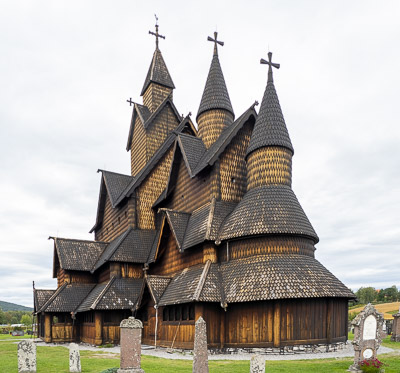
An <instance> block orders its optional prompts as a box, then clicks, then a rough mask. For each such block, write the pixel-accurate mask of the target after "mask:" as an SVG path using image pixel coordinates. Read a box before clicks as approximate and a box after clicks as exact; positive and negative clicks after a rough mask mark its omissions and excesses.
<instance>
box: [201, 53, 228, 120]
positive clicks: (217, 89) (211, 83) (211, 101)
mask: <svg viewBox="0 0 400 373" xmlns="http://www.w3.org/2000/svg"><path fill="white" fill-rule="evenodd" d="M211 109H224V110H227V111H229V112H230V113H231V114H232V115H233V117H235V114H234V112H233V108H232V104H231V100H230V98H229V93H228V89H227V88H226V84H225V79H224V74H223V73H222V69H221V65H220V63H219V58H218V53H217V52H216V48H215V49H214V55H213V58H212V61H211V66H210V70H209V72H208V76H207V81H206V85H205V88H204V92H203V96H202V97H201V101H200V107H199V111H198V112H197V116H196V119H197V118H198V117H199V116H200V114H201V113H204V112H205V111H207V110H211Z"/></svg>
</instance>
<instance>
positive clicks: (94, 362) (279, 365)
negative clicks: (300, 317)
mask: <svg viewBox="0 0 400 373" xmlns="http://www.w3.org/2000/svg"><path fill="white" fill-rule="evenodd" d="M383 345H384V346H387V347H391V348H393V349H396V351H394V352H392V353H389V354H382V355H379V358H380V359H381V360H382V361H383V362H385V363H387V364H388V366H387V367H386V373H395V372H400V343H399V342H397V343H396V342H391V341H390V338H389V337H388V338H385V340H384V342H383ZM81 360H82V372H83V373H99V372H102V371H103V370H106V369H109V368H113V367H118V366H119V357H118V355H115V354H112V353H108V352H103V351H81ZM351 362H352V359H351V358H344V359H316V360H296V361H267V362H266V367H267V369H266V371H267V372H268V373H277V372H282V373H283V372H284V373H302V372H304V373H306V372H307V373H320V372H324V373H329V372H345V371H346V369H347V368H348V367H349V365H350V364H351ZM209 366H210V373H242V372H243V373H245V372H246V373H247V372H249V370H250V363H249V361H226V360H224V361H222V360H220V361H210V362H209ZM37 368H38V369H37V372H38V373H67V372H68V349H66V348H65V347H42V346H39V347H38V348H37ZM142 368H143V369H144V371H145V372H146V373H170V372H173V373H184V372H191V371H192V361H191V360H167V359H161V358H157V357H152V356H143V357H142ZM0 372H2V373H17V372H18V369H17V343H13V342H12V341H5V340H3V341H1V342H0Z"/></svg>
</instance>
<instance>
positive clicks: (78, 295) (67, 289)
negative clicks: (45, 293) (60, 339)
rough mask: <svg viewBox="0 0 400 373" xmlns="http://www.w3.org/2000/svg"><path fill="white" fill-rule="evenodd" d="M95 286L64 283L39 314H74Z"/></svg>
mask: <svg viewBox="0 0 400 373" xmlns="http://www.w3.org/2000/svg"><path fill="white" fill-rule="evenodd" d="M94 287H95V284H78V283H72V284H68V283H66V282H65V283H64V284H63V285H62V286H60V287H59V288H58V289H57V290H56V291H55V292H54V294H53V295H52V296H51V297H50V298H49V300H48V301H47V302H46V303H45V304H44V305H43V307H42V308H41V309H40V310H39V312H75V310H76V309H77V308H78V306H79V305H80V304H81V303H82V302H83V300H84V299H85V298H86V297H87V296H88V294H89V293H90V291H91V290H92V289H93V288H94Z"/></svg>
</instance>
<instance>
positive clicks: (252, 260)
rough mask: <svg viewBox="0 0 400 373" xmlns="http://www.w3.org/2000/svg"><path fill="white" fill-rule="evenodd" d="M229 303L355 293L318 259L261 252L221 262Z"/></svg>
mask: <svg viewBox="0 0 400 373" xmlns="http://www.w3.org/2000/svg"><path fill="white" fill-rule="evenodd" d="M220 271H221V274H222V279H223V284H224V292H225V300H226V302H227V303H234V302H250V301H257V300H269V299H287V298H315V297H344V298H354V297H355V296H354V294H353V293H352V292H351V291H350V290H349V289H348V288H347V287H346V286H345V285H343V283H342V282H340V281H339V280H338V279H337V278H336V277H335V276H334V275H333V274H332V273H331V272H329V271H328V270H327V269H326V268H325V267H324V266H323V265H322V264H321V263H319V262H318V261H317V260H316V259H314V258H312V257H310V256H306V255H298V254H285V255H277V254H274V255H260V256H252V257H248V258H243V259H237V260H231V261H229V262H224V263H221V267H220Z"/></svg>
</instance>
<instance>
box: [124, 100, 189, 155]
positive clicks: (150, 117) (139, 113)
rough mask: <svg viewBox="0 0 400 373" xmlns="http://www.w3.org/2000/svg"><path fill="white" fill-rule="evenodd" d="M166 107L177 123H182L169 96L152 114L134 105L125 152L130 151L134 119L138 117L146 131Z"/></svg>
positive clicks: (140, 106)
mask: <svg viewBox="0 0 400 373" xmlns="http://www.w3.org/2000/svg"><path fill="white" fill-rule="evenodd" d="M167 105H170V107H171V109H172V111H173V113H174V114H175V117H176V119H177V121H178V123H180V122H181V121H182V116H181V115H180V114H179V112H178V109H177V108H176V106H175V105H174V102H173V101H172V99H171V96H170V95H169V96H167V97H166V98H165V99H164V101H163V102H161V104H160V105H159V106H158V108H157V109H156V110H155V111H154V112H153V113H150V110H149V109H148V108H147V107H146V106H143V105H139V104H137V103H135V104H134V106H133V111H132V119H131V125H130V127H129V134H128V141H127V143H126V151H129V150H130V149H131V145H132V136H133V130H134V128H135V123H136V118H137V117H139V119H140V121H141V123H142V124H143V127H144V129H145V130H146V129H147V128H148V127H149V126H150V124H151V123H153V121H154V119H155V118H156V117H157V115H158V114H159V113H160V112H161V110H162V109H164V107H166V106H167Z"/></svg>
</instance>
